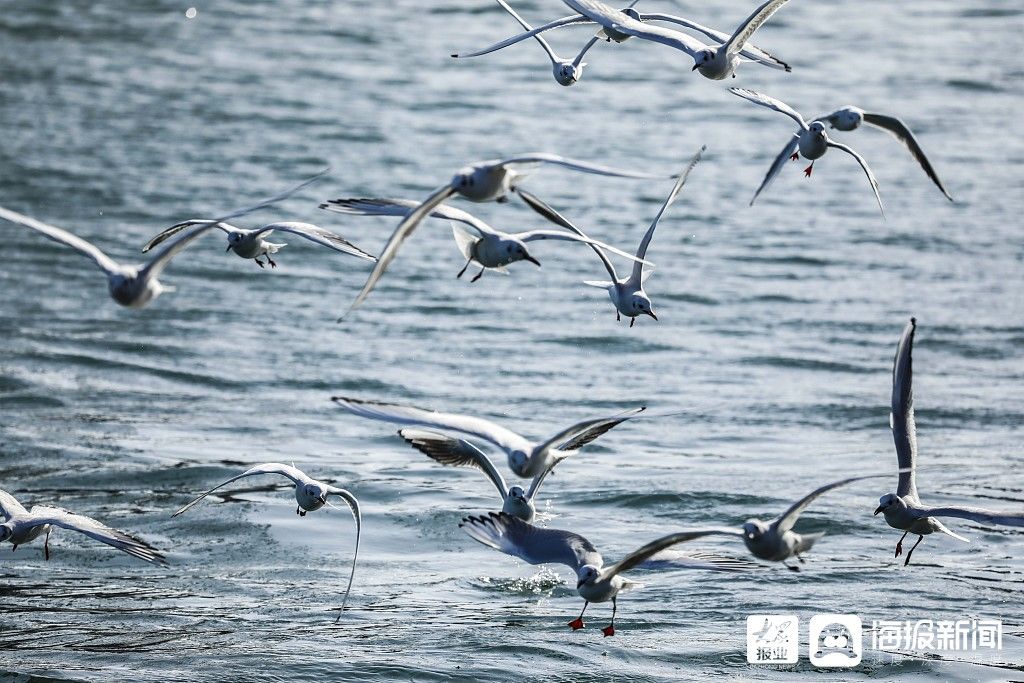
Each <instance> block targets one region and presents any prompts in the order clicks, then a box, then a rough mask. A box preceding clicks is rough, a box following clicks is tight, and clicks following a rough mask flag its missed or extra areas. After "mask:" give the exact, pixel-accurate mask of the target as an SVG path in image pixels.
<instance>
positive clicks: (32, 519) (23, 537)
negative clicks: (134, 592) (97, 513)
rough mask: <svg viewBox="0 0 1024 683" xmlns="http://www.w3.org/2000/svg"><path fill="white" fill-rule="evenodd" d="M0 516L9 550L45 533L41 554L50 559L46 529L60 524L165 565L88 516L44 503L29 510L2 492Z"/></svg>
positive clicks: (0, 538) (0, 536)
mask: <svg viewBox="0 0 1024 683" xmlns="http://www.w3.org/2000/svg"><path fill="white" fill-rule="evenodd" d="M0 517H3V520H4V522H3V524H0V543H3V542H4V541H6V542H7V543H10V544H12V545H13V546H14V547H13V548H12V550H17V549H18V546H19V545H22V544H24V543H28V542H29V541H32V540H35V539H36V538H39V537H40V536H42V535H43V534H46V540H45V541H44V543H43V556H44V557H45V558H46V559H47V560H49V559H50V531H52V528H53V527H60V528H62V529H70V530H71V531H78V532H80V533H83V534H85V535H86V536H88V537H89V538H92V539H95V540H97V541H100V542H101V543H106V544H107V545H109V546H113V547H115V548H117V549H118V550H122V551H124V552H126V553H128V554H129V555H131V556H132V557H137V558H139V559H140V560H145V561H146V562H151V563H153V564H158V565H166V564H167V562H166V560H165V559H164V556H163V555H161V554H160V553H159V552H158V551H157V549H156V548H154V547H153V546H151V545H149V544H148V543H146V542H145V541H141V540H139V539H137V538H135V537H134V536H129V535H128V534H126V533H125V532H123V531H118V530H117V529H111V528H110V527H108V526H107V525H105V524H102V523H100V522H97V521H96V520H95V519H92V518H91V517H86V516H85V515H77V514H75V513H74V512H69V511H67V510H64V509H62V508H56V507H50V506H48V505H34V506H32V511H31V512H29V511H28V510H26V509H25V507H24V506H23V505H22V504H21V503H19V502H18V501H17V500H16V499H15V498H14V496H12V495H11V494H9V493H7V492H6V491H0Z"/></svg>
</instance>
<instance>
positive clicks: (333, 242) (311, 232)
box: [253, 221, 377, 261]
mask: <svg viewBox="0 0 1024 683" xmlns="http://www.w3.org/2000/svg"><path fill="white" fill-rule="evenodd" d="M271 231H277V232H290V233H291V234H293V235H298V236H299V237H305V238H306V239H307V240H309V241H311V242H316V243H317V244H319V245H321V246H324V247H327V248H329V249H333V250H335V251H340V252H341V253H343V254H348V255H349V256H355V257H357V258H361V259H363V260H366V261H376V260H377V257H376V256H374V255H373V254H369V253H367V252H365V251H363V250H362V249H360V248H359V247H357V246H356V245H354V244H352V243H351V242H349V241H348V240H347V239H345V238H344V237H342V236H341V235H336V234H335V233H333V232H331V231H330V230H325V229H323V228H321V227H319V226H316V225H313V224H311V223H297V222H294V221H288V222H284V223H271V224H269V225H265V226H263V227H262V228H260V229H258V230H254V231H253V233H254V234H255V235H259V234H262V233H267V232H271Z"/></svg>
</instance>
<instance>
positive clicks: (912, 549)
mask: <svg viewBox="0 0 1024 683" xmlns="http://www.w3.org/2000/svg"><path fill="white" fill-rule="evenodd" d="M923 540H924V536H918V537H917V543H915V544H914V547H913V548H911V549H910V552H909V553H907V559H906V560H904V562H903V566H904V567H906V566H907V565H908V564H910V556H911V555H913V554H914V549H915V548H917V546H919V545H920V544H921V541H923Z"/></svg>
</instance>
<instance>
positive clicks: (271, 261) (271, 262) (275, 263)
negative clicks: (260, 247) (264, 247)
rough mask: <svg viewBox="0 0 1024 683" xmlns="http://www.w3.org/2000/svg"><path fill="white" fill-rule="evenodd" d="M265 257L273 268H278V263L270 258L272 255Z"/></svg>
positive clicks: (265, 255)
mask: <svg viewBox="0 0 1024 683" xmlns="http://www.w3.org/2000/svg"><path fill="white" fill-rule="evenodd" d="M263 256H264V258H266V259H267V263H269V264H270V267H271V268H277V262H276V261H274V259H272V258H270V254H264V255H263Z"/></svg>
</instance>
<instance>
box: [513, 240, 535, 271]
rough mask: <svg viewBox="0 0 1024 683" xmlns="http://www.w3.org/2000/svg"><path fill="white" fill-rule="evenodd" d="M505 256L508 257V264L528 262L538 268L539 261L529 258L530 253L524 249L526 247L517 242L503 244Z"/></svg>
mask: <svg viewBox="0 0 1024 683" xmlns="http://www.w3.org/2000/svg"><path fill="white" fill-rule="evenodd" d="M505 254H506V256H507V257H508V262H509V263H513V262H515V261H529V262H530V263H532V264H533V265H535V266H538V267H540V261H538V260H537V259H535V258H533V257H532V256H530V252H529V251H528V250H527V249H526V245H525V244H523V243H522V242H520V241H519V240H508V241H507V242H505Z"/></svg>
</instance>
